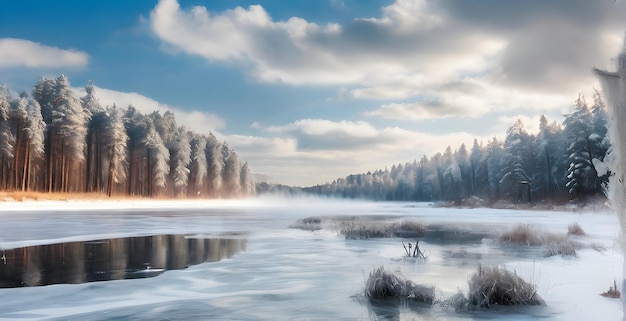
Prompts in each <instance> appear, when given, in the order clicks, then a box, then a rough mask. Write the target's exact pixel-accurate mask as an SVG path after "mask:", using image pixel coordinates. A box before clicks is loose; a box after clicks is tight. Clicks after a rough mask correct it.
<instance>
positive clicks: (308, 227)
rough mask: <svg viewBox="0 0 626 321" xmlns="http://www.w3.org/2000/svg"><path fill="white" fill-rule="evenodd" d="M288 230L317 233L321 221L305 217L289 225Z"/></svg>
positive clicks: (315, 217)
mask: <svg viewBox="0 0 626 321" xmlns="http://www.w3.org/2000/svg"><path fill="white" fill-rule="evenodd" d="M289 228H295V229H301V230H305V231H319V230H321V229H322V219H321V218H319V217H317V216H311V217H305V218H303V219H299V220H297V221H296V222H295V223H293V224H291V225H289Z"/></svg>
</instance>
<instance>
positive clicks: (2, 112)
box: [0, 85, 13, 189]
mask: <svg viewBox="0 0 626 321" xmlns="http://www.w3.org/2000/svg"><path fill="white" fill-rule="evenodd" d="M9 99H10V98H9V89H8V88H7V87H6V85H2V86H0V187H2V188H3V189H6V188H7V185H8V178H9V175H10V173H9V171H10V164H11V162H12V161H13V135H12V134H11V130H10V126H9V112H10V108H11V105H10V103H9Z"/></svg>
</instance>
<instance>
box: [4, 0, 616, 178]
mask: <svg viewBox="0 0 626 321" xmlns="http://www.w3.org/2000/svg"><path fill="white" fill-rule="evenodd" d="M0 5H1V7H2V10H1V11H0V83H4V84H6V85H7V86H8V87H9V88H10V89H12V90H14V91H16V92H21V91H23V90H26V91H30V90H31V89H32V87H33V86H34V85H35V83H36V82H37V79H38V78H39V77H56V76H58V75H60V74H64V75H65V76H67V77H68V79H69V80H70V82H71V85H72V86H73V87H75V88H76V90H77V92H80V90H81V88H83V87H84V86H85V85H86V84H87V83H88V81H90V80H91V81H93V83H94V84H95V86H96V95H97V97H98V99H99V100H100V103H101V104H102V105H105V106H106V105H112V104H113V103H115V104H116V105H118V106H122V107H126V106H128V105H129V104H132V105H133V106H135V107H137V108H138V109H139V110H141V111H144V112H146V113H149V112H152V111H154V110H158V111H161V112H165V111H166V110H170V111H173V112H174V113H175V115H176V119H177V121H178V123H179V124H180V125H184V126H186V127H187V128H189V129H191V130H194V131H196V132H199V133H205V134H208V133H209V132H211V133H214V134H215V135H216V136H217V137H218V138H219V139H220V140H223V141H226V142H227V143H228V145H229V146H230V147H231V148H233V149H234V150H235V151H236V152H237V154H238V155H239V156H240V159H242V160H244V161H247V162H248V163H249V165H250V168H251V170H252V172H253V173H255V174H260V175H264V176H266V177H267V178H269V179H271V180H272V181H273V182H275V183H282V184H288V185H295V186H310V185H315V184H324V183H326V182H331V181H333V180H334V179H336V178H338V177H345V176H347V175H349V174H356V173H365V172H367V171H374V170H377V169H384V168H385V167H388V168H390V167H391V166H392V165H393V164H398V163H406V162H412V161H413V160H415V159H418V160H419V159H420V158H421V157H422V156H423V155H426V156H428V157H430V156H432V155H434V154H435V153H437V152H443V151H444V150H445V149H446V147H447V146H451V147H452V149H453V150H455V149H458V148H459V147H460V146H461V144H466V146H467V147H468V148H471V146H472V144H473V141H474V139H477V140H478V142H482V143H483V144H487V142H488V141H489V140H491V139H492V138H493V137H498V138H499V139H504V136H505V133H506V130H507V129H508V128H509V127H510V126H511V125H513V123H514V122H515V120H516V119H521V120H522V122H523V123H524V125H525V127H526V129H527V130H528V131H529V132H531V133H532V132H536V131H537V130H538V124H539V116H540V115H541V114H544V115H546V116H547V117H548V119H549V120H551V121H557V122H562V120H563V115H564V114H567V113H570V112H571V111H572V109H571V108H572V105H573V103H574V100H575V99H576V98H577V96H578V94H579V93H580V92H582V93H583V94H585V95H586V96H587V97H589V100H591V92H592V90H593V88H598V89H599V88H600V86H599V84H598V82H597V79H596V78H595V77H594V75H593V73H592V72H591V70H592V68H593V67H598V68H603V69H614V68H615V60H614V59H613V58H614V57H616V56H617V54H618V52H619V51H621V49H622V46H623V40H624V33H625V32H626V3H625V2H624V1H615V0H597V1H588V0H551V1H545V0H524V1H522V0H519V1H502V0H464V1H454V0H395V1H393V0H372V1H360V0H299V1H283V0H256V1H248V0H241V1H239V0H178V1H177V0H160V1H159V0H150V1H148V0H134V1H127V0H108V1H84V0H64V1H58V0H0Z"/></svg>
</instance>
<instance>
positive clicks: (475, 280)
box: [468, 266, 545, 309]
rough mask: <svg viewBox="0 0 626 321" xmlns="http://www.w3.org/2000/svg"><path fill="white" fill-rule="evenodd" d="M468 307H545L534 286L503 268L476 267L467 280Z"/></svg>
mask: <svg viewBox="0 0 626 321" xmlns="http://www.w3.org/2000/svg"><path fill="white" fill-rule="evenodd" d="M468 301H469V306H470V307H476V308H486V309H489V308H491V307H493V306H495V305H545V301H544V300H543V299H542V298H541V297H540V296H539V295H538V294H537V289H536V287H535V285H533V284H530V283H528V282H526V281H525V280H524V279H522V278H521V277H519V276H518V275H517V273H516V272H515V271H513V272H511V271H509V270H507V269H506V268H505V267H503V266H491V267H482V266H479V267H478V271H477V272H476V273H474V274H473V275H472V276H471V278H470V280H469V299H468Z"/></svg>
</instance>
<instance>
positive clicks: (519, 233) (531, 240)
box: [498, 224, 543, 246]
mask: <svg viewBox="0 0 626 321" xmlns="http://www.w3.org/2000/svg"><path fill="white" fill-rule="evenodd" d="M498 239H499V240H500V242H503V243H511V244H519V245H528V246H538V245H542V244H543V241H542V240H541V235H540V232H539V231H538V230H537V229H535V228H533V227H532V226H531V225H530V224H518V225H516V226H514V227H513V228H512V229H510V230H508V231H506V232H504V233H502V234H500V237H499V238H498Z"/></svg>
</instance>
